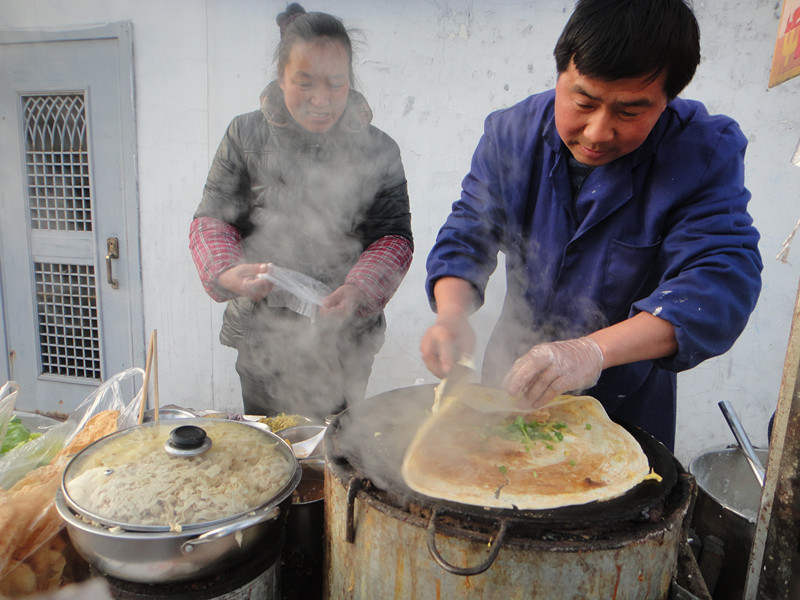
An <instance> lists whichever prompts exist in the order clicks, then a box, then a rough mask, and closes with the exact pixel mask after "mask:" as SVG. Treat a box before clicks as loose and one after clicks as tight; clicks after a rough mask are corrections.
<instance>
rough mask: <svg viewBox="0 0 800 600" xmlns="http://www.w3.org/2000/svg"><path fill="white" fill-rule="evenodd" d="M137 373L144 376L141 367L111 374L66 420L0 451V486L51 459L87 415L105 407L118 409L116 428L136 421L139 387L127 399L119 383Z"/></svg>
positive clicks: (72, 435) (3, 487)
mask: <svg viewBox="0 0 800 600" xmlns="http://www.w3.org/2000/svg"><path fill="white" fill-rule="evenodd" d="M137 375H141V376H143V375H144V371H143V370H142V369H140V368H138V367H135V368H132V369H128V370H126V371H122V372H121V373H117V374H116V375H114V376H112V377H110V378H109V379H108V380H106V381H104V382H103V383H102V384H100V385H99V386H98V387H97V389H95V391H94V392H92V394H91V395H90V396H89V397H88V398H86V400H84V401H83V402H82V403H81V404H79V405H78V407H77V408H76V409H75V410H73V411H72V412H71V413H70V415H69V417H68V418H67V420H66V421H64V422H63V423H58V424H57V425H54V426H53V427H51V428H50V429H49V430H48V431H46V432H45V433H44V434H43V435H41V436H39V437H38V438H36V439H34V440H31V441H29V442H27V443H26V444H23V445H22V446H18V447H17V448H14V449H13V450H11V451H10V452H6V453H5V454H3V455H0V489H6V490H7V489H9V488H10V487H11V486H13V485H14V484H15V483H16V482H17V481H19V480H20V479H22V478H23V477H24V476H25V475H26V474H27V473H29V472H30V471H32V470H33V469H35V468H36V467H39V466H41V465H43V464H47V463H48V462H50V460H52V458H53V457H54V456H55V455H56V453H57V452H58V451H59V450H61V449H62V448H64V447H65V446H66V445H68V444H69V443H70V442H71V441H72V439H73V438H74V437H75V435H77V433H78V432H79V431H80V430H81V429H82V428H83V426H84V425H85V424H86V422H87V421H88V420H89V419H91V418H92V417H93V416H95V415H96V414H98V413H100V412H102V411H104V410H118V411H120V416H119V418H118V419H117V428H118V429H122V428H125V427H130V426H131V425H136V423H137V420H138V413H139V404H140V402H141V395H142V391H141V389H140V390H139V392H138V393H137V394H135V396H134V398H133V400H131V401H128V402H126V399H125V398H124V394H123V392H122V387H121V385H120V384H121V383H122V382H123V381H125V380H126V379H129V378H131V377H136V376H137ZM3 402H5V400H3ZM0 418H2V417H0ZM9 418H10V417H9Z"/></svg>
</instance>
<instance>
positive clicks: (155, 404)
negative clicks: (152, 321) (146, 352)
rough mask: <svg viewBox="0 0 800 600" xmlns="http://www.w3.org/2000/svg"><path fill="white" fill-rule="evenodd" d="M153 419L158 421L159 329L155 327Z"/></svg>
mask: <svg viewBox="0 0 800 600" xmlns="http://www.w3.org/2000/svg"><path fill="white" fill-rule="evenodd" d="M153 420H154V421H158V329H153Z"/></svg>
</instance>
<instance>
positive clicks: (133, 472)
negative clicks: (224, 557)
mask: <svg viewBox="0 0 800 600" xmlns="http://www.w3.org/2000/svg"><path fill="white" fill-rule="evenodd" d="M154 425H155V426H153V427H137V428H133V429H131V430H129V431H128V432H124V434H123V435H119V437H117V438H116V439H111V438H107V439H106V440H103V441H102V442H100V443H99V444H98V446H97V447H96V448H92V449H91V450H92V452H91V453H89V454H88V455H87V456H86V457H85V459H84V460H83V461H82V462H80V463H79V464H78V465H76V466H75V468H74V469H71V470H70V472H69V473H68V477H67V478H66V479H65V488H66V491H67V493H68V494H69V496H70V498H71V499H72V501H73V502H74V503H75V504H77V505H78V506H80V507H81V508H82V509H83V510H85V511H86V512H88V513H91V514H92V515H95V516H97V517H100V518H101V519H102V520H104V521H105V522H106V524H107V523H108V522H113V523H115V524H119V525H121V526H123V527H124V526H125V525H126V524H130V525H148V526H151V525H154V526H169V527H170V528H171V529H172V530H176V531H180V530H181V529H182V527H183V526H186V525H189V524H198V523H206V522H209V521H216V520H219V519H225V518H228V517H232V516H234V515H237V514H240V513H244V512H246V511H249V510H253V509H255V508H258V507H259V506H261V505H262V504H264V503H266V502H268V501H269V500H270V499H272V498H273V497H275V496H276V495H277V494H278V493H280V491H281V489H282V488H283V487H284V486H285V485H286V484H287V483H288V482H289V480H290V479H291V478H292V475H293V473H294V467H295V465H294V464H292V462H291V457H290V456H287V455H286V453H282V452H281V451H280V449H279V448H278V445H279V444H280V443H281V442H279V441H276V440H272V439H265V437H264V435H263V432H261V431H260V430H259V429H257V428H255V427H252V426H248V425H242V424H241V423H234V422H226V421H208V422H204V423H203V424H202V427H203V429H204V430H205V431H206V434H207V435H208V437H209V438H211V440H212V445H211V448H210V449H208V450H207V451H205V452H204V453H202V454H200V455H198V456H190V457H185V456H173V455H171V454H169V453H167V452H166V450H165V449H164V444H165V442H166V441H167V440H168V439H169V435H170V432H171V431H172V430H173V429H174V428H175V427H176V426H175V424H174V423H165V424H162V423H155V424H154Z"/></svg>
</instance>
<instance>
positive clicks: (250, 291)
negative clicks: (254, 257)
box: [217, 263, 272, 302]
mask: <svg viewBox="0 0 800 600" xmlns="http://www.w3.org/2000/svg"><path fill="white" fill-rule="evenodd" d="M268 272H269V264H267V263H258V264H252V263H246V264H241V265H236V266H235V267H231V268H230V269H227V270H225V271H223V272H222V273H220V274H219V276H218V277H217V284H218V285H220V286H222V287H224V288H225V289H226V290H229V291H231V292H233V293H234V294H236V295H237V296H244V297H245V298H247V299H248V300H252V301H253V302H258V301H259V300H263V299H264V298H265V297H266V295H267V294H269V293H270V291H271V290H272V283H271V282H270V281H268V280H267V279H265V278H263V277H259V275H261V274H262V273H268Z"/></svg>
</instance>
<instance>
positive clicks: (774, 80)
mask: <svg viewBox="0 0 800 600" xmlns="http://www.w3.org/2000/svg"><path fill="white" fill-rule="evenodd" d="M799 38H800V0H784V1H783V11H782V12H781V24H780V27H779V28H778V38H777V40H776V41H775V53H774V54H773V56H772V68H771V69H770V72H769V87H773V86H776V85H778V84H779V83H783V82H784V81H786V80H787V79H791V78H792V77H795V76H796V75H800V39H799Z"/></svg>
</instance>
